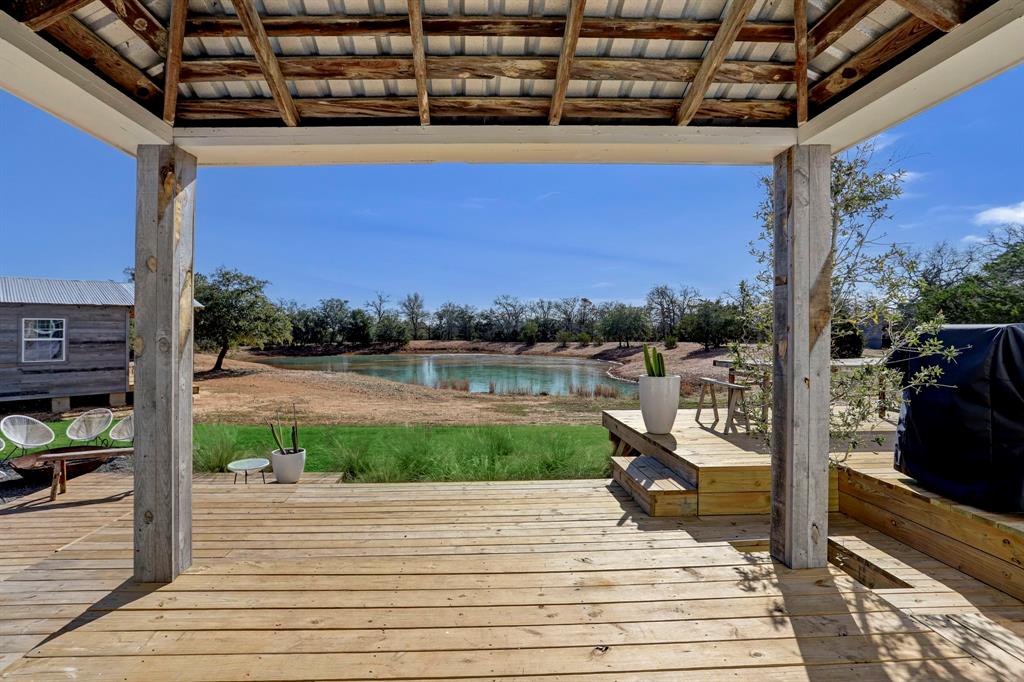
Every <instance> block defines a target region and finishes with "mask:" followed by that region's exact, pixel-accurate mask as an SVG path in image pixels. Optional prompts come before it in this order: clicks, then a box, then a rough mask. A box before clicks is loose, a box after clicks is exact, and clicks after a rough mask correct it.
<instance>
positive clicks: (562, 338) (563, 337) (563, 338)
mask: <svg viewBox="0 0 1024 682" xmlns="http://www.w3.org/2000/svg"><path fill="white" fill-rule="evenodd" d="M555 341H558V347H559V348H567V347H568V346H569V342H570V341H572V334H570V333H569V332H567V331H565V330H564V329H563V330H562V331H560V332H558V334H557V335H556V336H555Z"/></svg>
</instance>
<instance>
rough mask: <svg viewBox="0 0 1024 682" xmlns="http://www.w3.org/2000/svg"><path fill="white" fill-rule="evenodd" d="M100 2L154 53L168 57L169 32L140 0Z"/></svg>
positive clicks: (104, 0)
mask: <svg viewBox="0 0 1024 682" xmlns="http://www.w3.org/2000/svg"><path fill="white" fill-rule="evenodd" d="M100 1H101V2H102V3H103V4H104V5H105V6H106V8H107V9H109V10H110V11H111V12H113V13H114V15H115V16H117V18H118V19H120V20H121V21H122V22H124V24H125V25H126V26H127V27H128V28H130V29H131V30H132V31H133V32H134V33H135V35H137V36H139V38H141V39H142V42H144V43H146V44H147V45H149V46H150V47H151V48H152V49H153V51H154V52H156V53H157V54H158V55H160V56H161V57H166V56H167V31H165V30H164V27H163V26H162V25H161V24H160V20H159V19H157V18H156V17H154V16H153V14H152V13H151V12H150V11H149V10H148V9H146V7H145V5H143V4H142V3H141V2H139V0H100Z"/></svg>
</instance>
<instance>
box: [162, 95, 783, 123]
mask: <svg viewBox="0 0 1024 682" xmlns="http://www.w3.org/2000/svg"><path fill="white" fill-rule="evenodd" d="M295 105H296V107H298V110H299V113H300V114H301V115H302V117H303V119H304V120H308V119H313V118H327V119H331V118H334V119H340V118H373V117H392V118H409V117H415V116H417V115H418V106H417V98H415V97H344V98H319V97H309V98H299V99H296V100H295ZM549 106H550V100H549V99H548V98H547V97H431V99H430V110H431V115H432V116H433V117H434V118H439V117H455V116H494V117H509V118H513V117H531V118H541V117H546V116H547V115H548V110H549ZM794 106H795V105H794V103H793V102H791V101H788V100H762V99H749V100H726V99H706V100H704V101H703V102H702V103H701V105H700V108H699V109H698V110H697V113H696V116H695V118H698V119H722V118H728V119H739V120H745V121H784V120H786V119H787V118H789V117H791V116H792V115H793V110H794ZM677 108H678V104H677V101H676V100H675V99H673V98H651V99H635V98H599V99H595V98H589V97H569V98H567V99H566V100H565V102H564V105H563V116H564V117H566V118H577V119H579V118H609V119H661V120H665V121H667V120H669V119H670V118H671V117H672V116H673V115H674V113H675V111H676V109H677ZM276 116H277V109H276V107H275V105H274V102H273V100H271V99H268V98H263V99H230V98H229V99H201V98H191V99H186V100H181V101H180V102H179V104H178V118H179V119H180V120H205V121H210V120H243V119H266V118H274V117H276Z"/></svg>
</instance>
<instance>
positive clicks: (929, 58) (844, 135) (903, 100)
mask: <svg viewBox="0 0 1024 682" xmlns="http://www.w3.org/2000/svg"><path fill="white" fill-rule="evenodd" d="M1022 62H1024V0H1000V1H999V2H997V3H995V4H994V5H992V6H991V7H989V8H988V9H986V10H985V11H983V12H981V13H980V14H978V15H977V16H976V17H974V18H973V19H971V20H970V21H968V22H966V23H964V24H962V25H960V26H958V27H957V28H955V29H954V30H952V31H950V32H949V33H948V34H946V35H944V36H942V37H941V38H939V39H938V40H936V41H935V42H934V43H932V44H931V45H929V46H927V47H925V48H924V49H923V50H921V51H920V52H918V53H916V54H914V55H913V56H911V57H910V58H908V59H906V60H905V61H903V62H902V63H900V64H897V65H896V66H894V67H893V68H892V69H890V70H889V71H887V72H886V73H884V74H882V75H881V76H879V77H878V78H876V79H875V80H873V81H871V82H870V83H868V84H867V85H865V86H864V87H862V88H860V89H859V90H858V91H857V92H855V93H853V94H852V95H850V96H849V97H847V98H846V99H844V100H843V101H842V102H839V103H837V104H835V105H834V106H832V107H830V108H829V109H828V110H826V111H825V112H823V113H821V114H819V115H818V116H816V117H814V118H813V119H811V121H809V122H808V123H807V124H806V125H804V126H803V127H801V128H800V133H799V141H800V144H827V145H830V146H831V147H832V149H833V151H834V152H835V153H839V152H841V151H843V150H844V149H848V148H849V147H852V146H854V145H856V144H858V143H860V142H863V141H864V140H866V139H868V138H871V137H874V136H875V135H878V134H879V133H881V132H883V131H885V130H887V129H888V128H891V127H892V126H894V125H896V124H898V123H901V122H903V121H905V120H907V119H908V118H911V117H913V116H914V115H916V114H918V113H920V112H922V111H924V110H925V109H928V108H929V107H932V106H934V105H936V104H938V103H940V102H943V101H945V100H947V99H949V98H950V97H953V96H955V95H958V94H959V93H961V92H963V91H965V90H968V89H970V88H971V87H973V86H975V85H977V84H978V83H981V82H982V81H984V80H987V79H989V78H991V77H993V76H995V75H998V74H999V73H1002V72H1003V71H1005V70H1007V69H1010V68H1012V67H1014V66H1016V65H1018V64H1021V63H1022ZM1006 115H1007V116H1014V115H1018V113H1017V111H1016V110H1015V109H1014V107H1013V106H1010V105H1009V104H1008V106H1007V107H1006Z"/></svg>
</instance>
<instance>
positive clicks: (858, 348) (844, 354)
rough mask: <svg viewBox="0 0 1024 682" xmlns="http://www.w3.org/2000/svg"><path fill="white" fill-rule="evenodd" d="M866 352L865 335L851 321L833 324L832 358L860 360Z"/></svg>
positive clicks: (840, 321) (838, 321)
mask: <svg viewBox="0 0 1024 682" xmlns="http://www.w3.org/2000/svg"><path fill="white" fill-rule="evenodd" d="M863 352H864V334H863V332H861V330H860V327H858V326H857V325H856V324H854V323H853V322H851V321H850V320H836V321H834V322H833V323H832V357H834V358H859V357H860V356H861V354H862V353H863Z"/></svg>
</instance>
